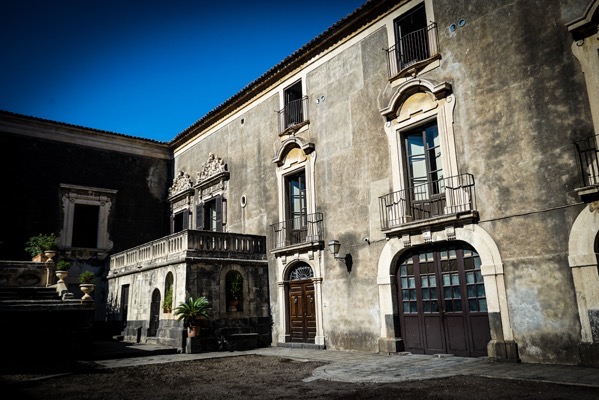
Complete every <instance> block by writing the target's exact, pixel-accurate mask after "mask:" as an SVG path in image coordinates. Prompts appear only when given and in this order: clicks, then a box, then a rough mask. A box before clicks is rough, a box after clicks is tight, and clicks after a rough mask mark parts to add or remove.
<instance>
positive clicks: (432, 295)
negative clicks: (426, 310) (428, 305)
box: [430, 289, 439, 299]
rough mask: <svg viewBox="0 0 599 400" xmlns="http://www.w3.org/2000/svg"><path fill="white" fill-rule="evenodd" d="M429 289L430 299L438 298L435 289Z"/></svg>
mask: <svg viewBox="0 0 599 400" xmlns="http://www.w3.org/2000/svg"><path fill="white" fill-rule="evenodd" d="M430 291H431V299H438V298H439V297H438V296H437V289H430Z"/></svg>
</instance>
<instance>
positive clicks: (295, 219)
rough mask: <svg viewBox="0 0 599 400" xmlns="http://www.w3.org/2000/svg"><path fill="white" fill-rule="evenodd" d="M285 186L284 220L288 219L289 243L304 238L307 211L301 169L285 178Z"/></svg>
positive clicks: (297, 241)
mask: <svg viewBox="0 0 599 400" xmlns="http://www.w3.org/2000/svg"><path fill="white" fill-rule="evenodd" d="M285 186H286V189H287V190H286V191H287V193H286V205H285V206H286V207H285V208H286V217H287V218H286V220H288V221H289V225H290V226H289V229H288V230H287V234H288V238H287V240H288V242H289V243H290V244H296V243H302V242H303V241H304V240H306V231H307V225H308V222H307V211H306V175H305V173H304V171H301V172H299V173H297V174H294V175H292V176H288V177H286V178H285Z"/></svg>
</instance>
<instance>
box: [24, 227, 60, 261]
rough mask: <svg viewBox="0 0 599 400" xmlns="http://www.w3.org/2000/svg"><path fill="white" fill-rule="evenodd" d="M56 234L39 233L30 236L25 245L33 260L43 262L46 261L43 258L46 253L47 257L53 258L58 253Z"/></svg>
mask: <svg viewBox="0 0 599 400" xmlns="http://www.w3.org/2000/svg"><path fill="white" fill-rule="evenodd" d="M57 248H58V247H57V246H56V235H54V234H53V233H50V234H41V233H40V234H39V235H37V236H32V237H30V238H29V240H28V241H27V243H26V245H25V251H26V252H28V253H29V254H30V255H31V257H32V261H37V262H42V261H45V260H44V259H43V255H44V254H45V253H47V254H46V257H48V258H49V259H50V260H52V257H54V256H55V255H56V249H57Z"/></svg>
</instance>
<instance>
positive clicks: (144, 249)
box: [110, 230, 266, 275]
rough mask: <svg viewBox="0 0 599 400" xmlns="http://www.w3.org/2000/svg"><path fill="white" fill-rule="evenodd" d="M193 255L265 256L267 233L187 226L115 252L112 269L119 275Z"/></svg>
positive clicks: (208, 256)
mask: <svg viewBox="0 0 599 400" xmlns="http://www.w3.org/2000/svg"><path fill="white" fill-rule="evenodd" d="M190 257H198V258H218V259H225V258H227V259H240V260H266V237H264V236H258V235H243V234H237V233H228V232H213V231H196V230H185V231H181V232H177V233H174V234H172V235H169V236H165V237H163V238H160V239H157V240H154V241H152V242H149V243H145V244H142V245H140V246H137V247H134V248H131V249H128V250H125V251H122V252H120V253H116V254H114V255H112V256H111V257H110V270H111V273H112V274H115V275H116V274H122V273H128V272H132V271H136V270H138V269H140V268H144V267H151V266H160V265H164V264H166V263H172V262H177V261H183V260H185V259H187V258H190Z"/></svg>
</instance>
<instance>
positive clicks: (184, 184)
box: [168, 170, 193, 198]
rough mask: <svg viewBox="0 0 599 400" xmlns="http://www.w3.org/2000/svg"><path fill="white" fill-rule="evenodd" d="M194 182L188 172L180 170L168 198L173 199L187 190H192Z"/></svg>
mask: <svg viewBox="0 0 599 400" xmlns="http://www.w3.org/2000/svg"><path fill="white" fill-rule="evenodd" d="M192 187H193V181H192V180H191V176H189V174H188V173H187V172H184V171H182V170H179V173H178V174H177V176H176V177H175V179H174V180H173V185H172V186H171V187H170V188H169V189H168V197H169V198H170V197H173V196H176V195H178V194H179V193H182V192H184V191H186V190H189V189H192Z"/></svg>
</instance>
